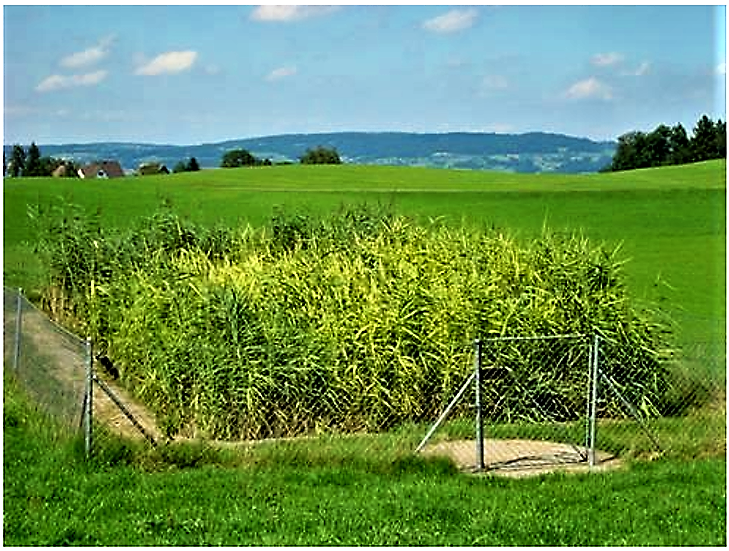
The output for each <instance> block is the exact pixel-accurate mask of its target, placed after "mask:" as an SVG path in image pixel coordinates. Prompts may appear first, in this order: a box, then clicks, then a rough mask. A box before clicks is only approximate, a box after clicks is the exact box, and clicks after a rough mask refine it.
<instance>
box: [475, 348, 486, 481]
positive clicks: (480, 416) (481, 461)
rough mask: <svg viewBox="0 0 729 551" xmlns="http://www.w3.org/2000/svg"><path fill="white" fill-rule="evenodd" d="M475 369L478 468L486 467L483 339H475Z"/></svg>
mask: <svg viewBox="0 0 729 551" xmlns="http://www.w3.org/2000/svg"><path fill="white" fill-rule="evenodd" d="M473 369H474V375H475V377H474V378H475V381H476V382H475V384H476V469H477V470H478V471H483V470H484V469H485V468H486V464H485V462H484V449H483V405H482V403H481V339H475V340H474V341H473Z"/></svg>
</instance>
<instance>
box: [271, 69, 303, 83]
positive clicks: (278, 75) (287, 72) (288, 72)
mask: <svg viewBox="0 0 729 551" xmlns="http://www.w3.org/2000/svg"><path fill="white" fill-rule="evenodd" d="M297 72H298V71H297V69H296V67H279V68H278V69H274V70H273V71H271V72H270V73H268V75H267V76H266V80H268V81H269V82H273V81H276V80H281V79H282V78H287V77H291V76H294V75H295V74H296V73H297Z"/></svg>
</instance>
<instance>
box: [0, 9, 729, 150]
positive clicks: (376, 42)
mask: <svg viewBox="0 0 729 551" xmlns="http://www.w3.org/2000/svg"><path fill="white" fill-rule="evenodd" d="M725 60H726V13H725V8H724V7H723V6H693V5H691V6H671V5H668V6H665V5H664V6H658V5H644V6H633V5H622V6H597V5H578V6H552V5H526V6H512V5H503V6H486V5H466V6H456V5H422V6H413V5H404V6H395V5H387V4H381V5H371V6H356V5H341V6H324V5H316V6H296V5H282V6H277V5H271V4H266V5H259V6H255V5H247V6H240V5H218V6H194V5H161V6H146V5H142V6H139V5H137V6H134V5H120V6H109V5H90V6H89V5H55V6H54V5H51V6H34V5H30V6H28V5H26V6H21V5H4V8H3V68H4V89H3V98H2V99H3V108H4V109H3V137H4V143H5V144H13V143H21V144H29V143H30V142H31V141H35V142H36V143H38V144H62V143H87V142H107V141H119V142H143V143H160V144H162V143H164V144H177V145H193V144H201V143H211V142H218V141H223V140H227V139H236V138H248V137H255V136H269V135H276V134H288V133H318V132H336V131H405V132H460V131H466V132H498V133H523V132H532V131H542V132H556V133H561V134H568V135H572V136H581V137H588V138H592V139H596V140H615V139H617V137H618V136H620V135H622V134H624V133H626V132H629V131H633V130H642V131H650V130H652V129H654V128H655V127H656V126H657V125H659V124H668V125H673V124H677V123H681V124H683V125H684V127H686V129H687V131H688V132H689V134H691V131H692V129H693V127H694V126H695V124H696V122H697V120H698V119H699V118H700V117H701V116H702V115H703V114H707V115H708V116H709V117H711V118H712V119H714V120H717V119H722V120H726V69H725V67H726V62H725Z"/></svg>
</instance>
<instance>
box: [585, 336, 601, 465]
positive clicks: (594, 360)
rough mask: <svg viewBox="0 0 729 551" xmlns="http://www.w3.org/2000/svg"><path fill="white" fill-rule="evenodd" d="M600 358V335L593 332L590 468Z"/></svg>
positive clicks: (594, 432) (593, 459)
mask: <svg viewBox="0 0 729 551" xmlns="http://www.w3.org/2000/svg"><path fill="white" fill-rule="evenodd" d="M599 358H600V336H599V335H598V334H595V341H594V343H593V348H592V373H591V392H590V442H589V446H590V448H589V450H588V461H589V466H590V469H592V468H593V467H594V466H595V462H596V455H595V445H596V442H595V440H596V438H597V384H598V373H599V367H598V362H599Z"/></svg>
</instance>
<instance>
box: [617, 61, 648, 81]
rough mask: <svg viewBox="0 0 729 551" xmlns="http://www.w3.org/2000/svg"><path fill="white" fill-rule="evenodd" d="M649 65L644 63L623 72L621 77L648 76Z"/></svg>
mask: <svg viewBox="0 0 729 551" xmlns="http://www.w3.org/2000/svg"><path fill="white" fill-rule="evenodd" d="M650 68H651V64H650V63H648V62H647V61H644V62H643V63H641V64H640V65H638V67H637V68H636V69H634V70H632V71H625V72H623V76H626V77H642V76H645V75H647V74H648V72H649V71H650Z"/></svg>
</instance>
